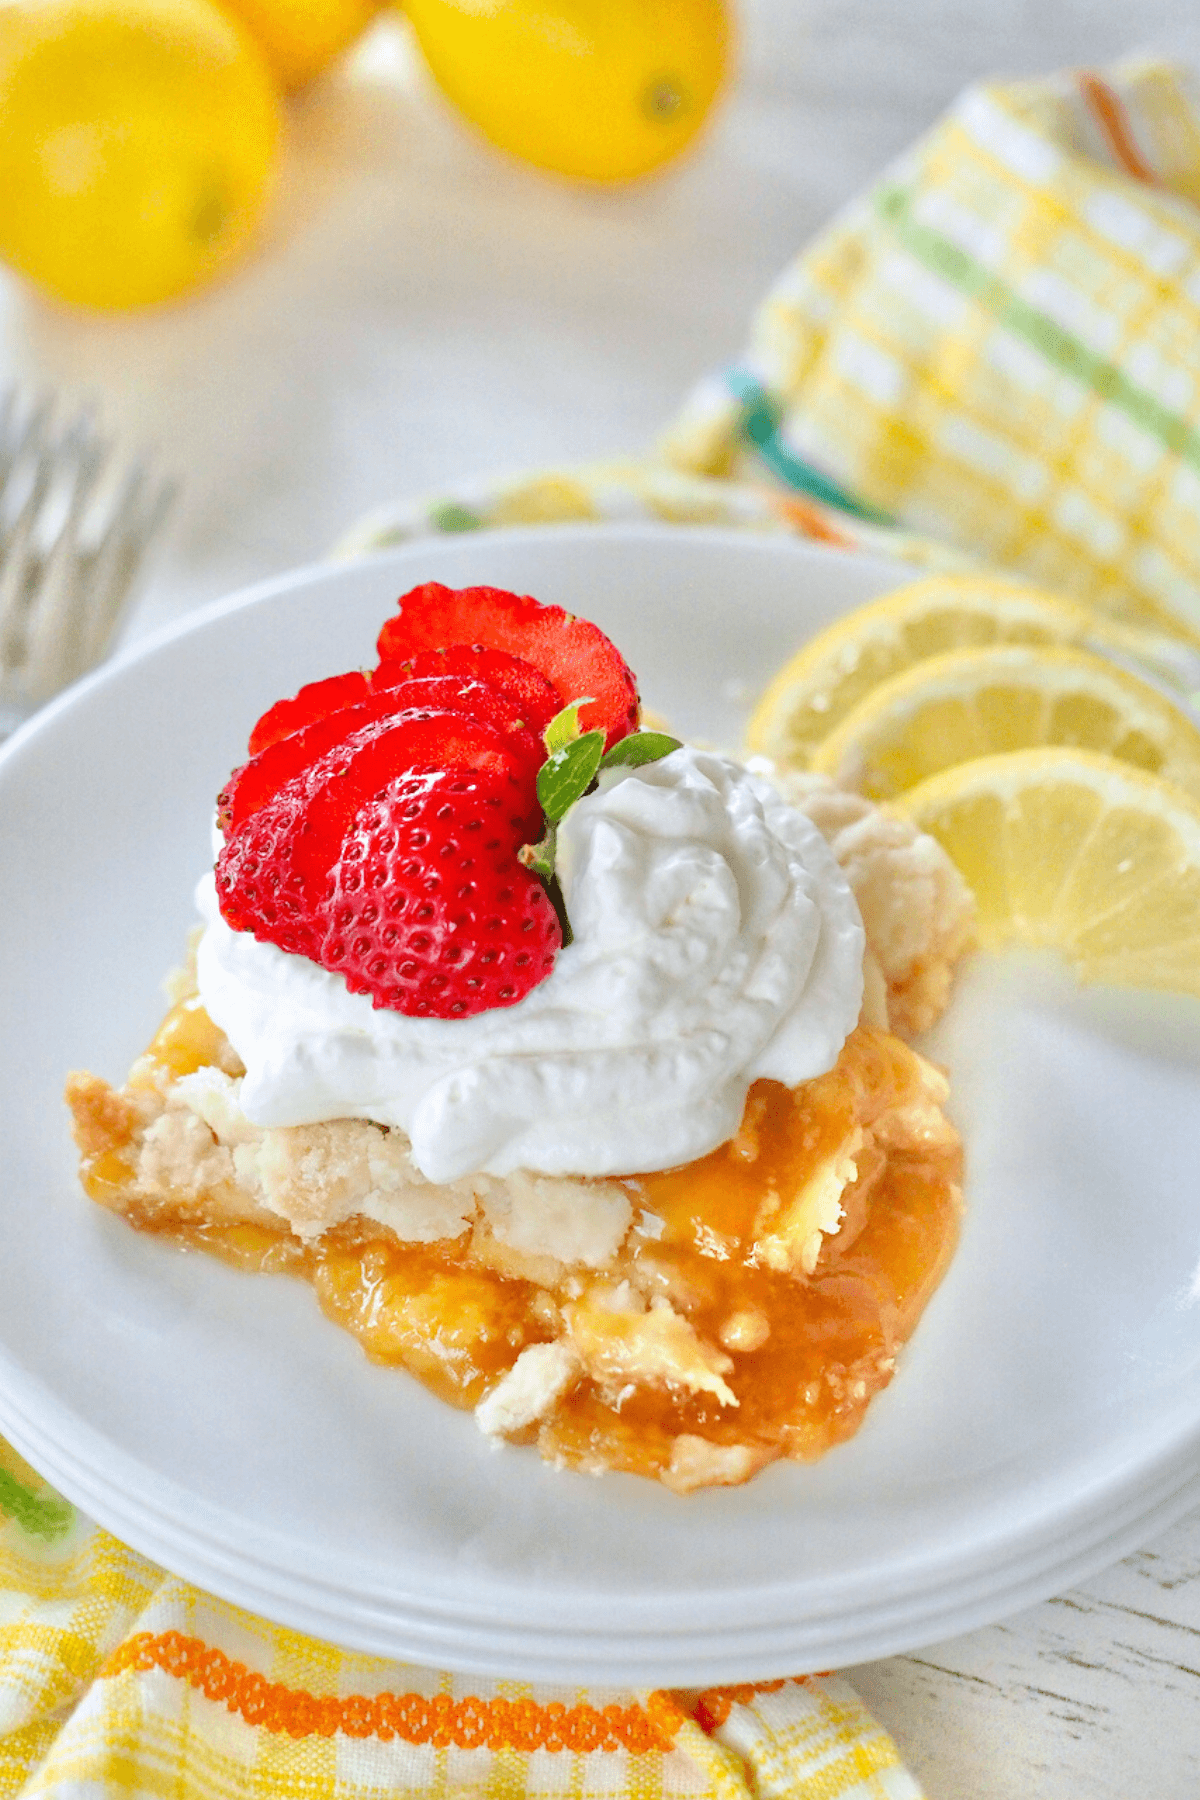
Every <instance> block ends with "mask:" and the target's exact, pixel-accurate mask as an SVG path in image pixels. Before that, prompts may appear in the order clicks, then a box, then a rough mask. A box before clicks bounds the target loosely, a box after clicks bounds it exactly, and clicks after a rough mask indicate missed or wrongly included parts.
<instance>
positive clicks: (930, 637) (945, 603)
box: [746, 575, 1200, 768]
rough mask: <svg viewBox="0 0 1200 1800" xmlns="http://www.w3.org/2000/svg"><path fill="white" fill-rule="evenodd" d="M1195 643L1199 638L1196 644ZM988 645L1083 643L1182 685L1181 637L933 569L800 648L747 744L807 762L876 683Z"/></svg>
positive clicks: (1184, 653) (1184, 649)
mask: <svg viewBox="0 0 1200 1800" xmlns="http://www.w3.org/2000/svg"><path fill="white" fill-rule="evenodd" d="M1195 642H1196V645H1197V646H1200V637H1198V638H1197V639H1196V640H1195ZM984 644H1083V645H1091V646H1094V647H1095V648H1096V649H1098V650H1100V651H1102V652H1108V651H1116V652H1119V653H1121V654H1123V655H1126V656H1134V657H1139V658H1141V659H1142V660H1144V661H1145V662H1147V663H1149V664H1151V665H1153V666H1154V667H1156V668H1157V669H1159V670H1160V671H1161V672H1163V673H1164V674H1166V675H1167V676H1168V677H1169V678H1170V677H1174V678H1177V679H1181V680H1183V681H1184V682H1186V680H1187V679H1188V677H1187V672H1186V671H1187V665H1188V661H1189V659H1191V660H1192V661H1194V652H1193V651H1192V650H1191V648H1190V646H1189V645H1188V644H1185V643H1180V642H1177V641H1176V640H1175V639H1173V638H1171V639H1169V638H1164V637H1160V636H1158V635H1157V634H1155V633H1152V632H1148V631H1143V630H1141V629H1140V628H1138V627H1136V626H1127V625H1124V624H1121V623H1119V622H1117V621H1116V620H1114V619H1110V618H1105V617H1101V616H1099V615H1097V614H1096V613H1094V612H1091V611H1090V610H1089V609H1088V608H1087V607H1084V606H1080V605H1079V604H1078V603H1077V602H1076V601H1073V600H1067V599H1065V598H1063V597H1062V596H1060V595H1058V594H1048V593H1044V592H1042V591H1041V590H1040V589H1038V588H1032V587H1028V586H1026V585H1025V584H1024V583H1022V582H1016V581H1008V580H1005V579H1004V578H1003V577H1002V576H991V575H935V576H931V577H929V578H928V579H927V580H925V581H914V582H912V583H910V584H909V585H908V586H906V587H902V588H898V589H896V590H895V591H894V592H893V593H890V594H885V595H884V597H883V598H882V599H881V600H876V601H873V602H872V603H871V604H870V605H868V606H863V607H859V608H858V610H857V611H855V612H853V613H850V614H849V615H848V616H847V617H846V618H844V619H839V620H838V622H837V623H836V624H835V625H831V626H830V627H829V628H828V630H826V631H822V632H819V633H818V635H817V636H816V637H815V638H812V639H810V641H809V642H808V643H807V644H805V645H804V646H803V648H802V649H800V650H799V651H797V653H796V655H795V656H794V657H792V659H791V661H790V662H788V663H786V664H785V665H784V667H783V668H782V669H781V670H780V671H779V673H778V675H776V677H775V679H774V681H773V682H772V683H771V685H770V687H769V688H768V689H767V691H766V693H765V694H764V695H763V697H762V699H761V701H760V702H759V704H758V707H757V709H756V710H755V713H754V716H753V718H752V719H751V721H750V724H749V727H748V729H747V733H746V741H747V743H748V745H749V747H750V749H751V750H754V751H757V752H758V753H759V754H760V755H763V756H770V757H773V758H774V760H775V761H776V762H777V763H779V764H780V765H781V766H782V767H793V768H804V767H806V766H807V764H808V760H809V757H810V756H811V754H812V752H813V749H814V747H815V746H816V745H817V744H818V743H819V742H820V741H821V740H822V739H823V738H826V737H828V735H829V733H830V732H831V731H832V730H833V728H834V726H836V725H837V724H839V723H840V721H841V720H842V719H844V718H845V716H846V714H847V713H848V712H850V710H851V709H852V708H853V707H855V706H857V705H858V704H859V702H860V701H862V700H863V699H865V697H866V696H867V695H868V694H869V693H870V692H871V691H872V690H873V689H874V688H876V687H878V686H879V684H880V683H881V682H884V681H889V680H891V679H893V678H894V677H895V676H897V675H900V674H902V673H903V672H904V671H905V670H906V669H910V668H912V666H913V665H914V664H915V663H918V662H921V661H923V660H924V659H925V658H926V657H931V656H940V655H943V654H944V653H945V652H947V651H951V650H965V649H968V648H971V647H978V646H980V645H984Z"/></svg>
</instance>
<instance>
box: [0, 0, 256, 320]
mask: <svg viewBox="0 0 1200 1800" xmlns="http://www.w3.org/2000/svg"><path fill="white" fill-rule="evenodd" d="M279 130H280V120H279V102H278V98H277V95H276V90H275V86H274V83H273V82H272V80H271V77H270V74H269V72H268V70H267V68H266V65H265V63H264V61H263V59H262V56H261V53H260V52H259V51H258V50H257V48H256V47H255V45H254V44H253V43H252V42H251V40H250V39H249V38H248V37H247V36H246V35H245V33H244V32H243V31H242V29H241V27H240V26H238V25H237V24H236V23H235V22H234V21H232V20H231V19H229V18H228V17H227V16H226V15H225V14H224V13H223V12H221V11H219V10H218V8H217V7H216V6H214V5H211V4H210V3H209V0H2V3H0V257H2V258H3V259H4V260H6V261H7V262H9V263H11V264H12V266H13V267H14V268H16V269H18V270H19V271H20V272H21V273H22V274H23V275H25V276H27V277H28V278H29V280H30V281H32V282H34V283H36V285H37V286H39V287H41V288H44V289H45V290H46V291H47V292H48V293H51V294H54V295H57V296H58V297H59V298H60V299H63V300H69V301H74V302H76V303H78V304H80V305H84V306H98V307H110V308H118V307H130V306H140V305H144V304H146V303H148V302H151V301H156V300H165V299H167V298H169V297H170V296H171V295H174V294H180V293H183V292H184V291H185V290H187V289H189V288H193V287H195V286H197V285H198V284H199V283H200V282H203V281H205V280H207V279H208V278H209V277H210V276H211V275H214V274H215V273H216V272H217V271H218V270H219V269H221V268H222V267H224V266H225V265H226V264H227V263H228V262H229V261H230V259H231V258H232V257H233V256H235V255H236V254H237V252H238V251H239V250H240V249H241V248H242V246H243V245H244V243H245V242H246V239H247V238H248V237H249V235H250V233H251V231H252V230H253V228H254V226H255V224H256V222H257V221H258V219H259V216H260V215H261V213H262V210H263V207H264V205H265V202H266V199H267V194H268V190H269V187H270V180H271V175H272V172H273V169H274V165H275V160H276V154H277V148H278V140H279Z"/></svg>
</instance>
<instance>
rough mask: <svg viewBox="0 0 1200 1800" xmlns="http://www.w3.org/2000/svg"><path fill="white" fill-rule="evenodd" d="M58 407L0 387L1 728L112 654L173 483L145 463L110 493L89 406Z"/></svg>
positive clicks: (107, 450)
mask: <svg viewBox="0 0 1200 1800" xmlns="http://www.w3.org/2000/svg"><path fill="white" fill-rule="evenodd" d="M53 413H54V403H53V399H52V398H51V397H49V396H43V397H40V398H39V399H38V400H37V401H35V403H34V404H33V405H32V406H31V408H30V409H29V410H28V411H26V412H24V413H22V412H21V409H20V405H19V396H18V395H17V394H16V391H15V390H14V389H8V390H6V391H3V392H0V715H3V716H2V717H0V737H2V736H3V735H4V733H5V731H6V730H7V729H11V727H12V725H13V723H15V722H16V721H17V720H18V719H19V718H20V717H22V716H25V715H26V714H27V713H28V712H30V711H32V710H34V709H35V708H36V706H38V705H40V704H41V703H42V702H43V701H45V700H47V699H49V698H50V697H51V695H52V694H54V693H55V692H56V691H57V690H58V689H59V688H60V687H62V686H64V685H65V684H66V683H67V682H68V681H70V680H73V679H74V678H75V677H76V676H77V675H80V674H82V673H83V672H84V671H85V670H86V669H88V668H90V667H91V666H92V664H93V663H95V662H98V661H99V660H100V658H101V656H102V655H103V654H104V653H105V652H106V650H107V649H108V647H109V643H110V640H111V638H112V636H113V633H114V631H115V629H116V625H117V621H118V619H119V617H120V614H121V610H122V607H123V605H124V603H125V601H126V599H127V598H128V595H129V593H130V590H131V588H132V586H133V582H134V579H135V577H136V575H137V572H138V569H139V567H140V566H141V564H142V562H143V560H144V557H145V552H146V550H147V547H148V546H149V543H150V541H151V539H152V538H153V537H155V536H156V535H157V533H158V531H159V530H160V529H161V527H162V524H163V521H164V519H165V517H166V515H167V512H168V511H169V509H170V506H171V504H172V502H173V501H174V498H175V495H176V492H177V486H176V484H175V483H174V482H172V481H157V482H155V483H151V481H150V479H149V477H148V474H147V471H146V468H145V466H144V465H143V464H142V463H140V462H135V463H134V464H133V465H132V466H130V467H128V468H127V470H126V471H125V473H124V475H123V477H122V479H121V481H120V483H119V485H118V486H117V488H116V490H115V492H112V491H108V484H107V483H106V482H105V481H104V476H105V473H106V470H107V467H108V466H109V464H110V460H111V453H112V445H111V443H110V442H106V441H105V439H104V438H103V437H102V436H101V434H100V432H99V431H98V429H97V426H96V421H95V419H94V417H93V416H92V414H91V412H90V411H88V410H84V411H81V412H79V413H77V414H76V415H75V416H74V417H73V418H72V419H71V420H70V421H69V422H68V423H67V425H66V426H65V427H64V428H63V429H61V430H59V431H57V432H56V431H54V430H53V429H52V425H53Z"/></svg>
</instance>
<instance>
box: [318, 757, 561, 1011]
mask: <svg viewBox="0 0 1200 1800" xmlns="http://www.w3.org/2000/svg"><path fill="white" fill-rule="evenodd" d="M518 804H519V793H518V789H517V786H516V784H515V783H514V782H513V779H512V777H510V776H506V775H503V774H497V773H495V772H493V771H490V770H488V771H485V770H476V771H474V772H471V771H467V770H462V769H443V770H441V771H439V772H438V773H437V774H435V775H428V776H411V775H410V776H401V777H400V778H399V779H398V780H396V781H394V782H392V783H391V784H390V785H389V786H388V787H387V788H385V789H384V791H383V792H382V793H380V794H376V795H375V796H374V798H372V799H370V800H368V801H367V802H366V803H365V804H364V805H363V806H362V807H361V808H360V809H359V812H358V814H357V816H356V817H355V819H354V822H353V824H352V826H351V827H350V829H349V831H348V832H347V834H346V837H345V840H344V842H343V845H342V852H341V857H340V859H339V863H338V866H337V869H336V870H335V873H334V880H333V891H332V896H331V899H330V902H329V908H328V913H329V919H330V925H329V931H328V933H327V936H326V938H325V941H324V943H323V945H322V947H321V961H322V962H323V963H324V965H325V967H326V968H329V969H337V970H340V971H341V973H342V974H343V975H344V976H345V978H346V986H347V987H348V988H349V989H350V991H351V993H356V994H370V995H371V996H372V999H373V1001H374V1004H375V1005H376V1006H386V1007H391V1008H393V1009H394V1010H395V1011H397V1012H402V1013H407V1014H410V1015H414V1016H416V1017H419V1018H420V1017H426V1018H438V1019H456V1018H463V1017H465V1016H467V1015H469V1014H471V1013H479V1012H485V1011H487V1010H488V1009H489V1008H491V1007H497V1006H513V1005H515V1004H516V1002H517V1001H518V1000H522V999H524V997H525V995H526V994H527V993H528V992H529V991H530V989H531V988H533V987H535V986H536V985H537V983H538V982H539V981H542V980H544V979H545V977H546V976H547V975H548V974H549V973H550V971H551V969H552V968H553V967H554V959H555V957H556V956H557V954H558V951H559V949H560V948H561V946H562V931H561V928H560V926H559V922H558V918H557V915H556V914H555V911H554V908H553V906H552V905H551V904H550V901H549V899H548V898H547V895H546V891H545V889H544V888H543V886H542V884H541V882H540V881H538V879H537V877H536V876H534V875H532V874H531V873H530V872H529V870H528V869H525V868H523V867H522V866H521V864H520V863H519V862H518V861H517V856H516V852H517V850H518V848H519V847H520V845H521V843H522V842H523V841H524V840H523V838H522V836H521V825H520V822H519V819H518V818H517V816H516V815H517V807H518Z"/></svg>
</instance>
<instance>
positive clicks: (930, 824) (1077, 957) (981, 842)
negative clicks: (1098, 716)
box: [897, 747, 1200, 996]
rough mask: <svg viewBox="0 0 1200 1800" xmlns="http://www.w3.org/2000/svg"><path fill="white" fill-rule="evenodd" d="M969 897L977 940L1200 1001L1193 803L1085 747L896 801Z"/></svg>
mask: <svg viewBox="0 0 1200 1800" xmlns="http://www.w3.org/2000/svg"><path fill="white" fill-rule="evenodd" d="M897 805H898V807H899V809H900V810H901V811H902V812H904V813H905V814H907V816H908V817H909V818H910V819H912V821H913V822H914V824H916V825H917V826H919V827H920V829H921V830H922V831H927V832H929V833H930V834H931V836H933V837H935V838H936V839H937V840H938V842H939V843H940V844H941V845H942V846H943V848H944V849H945V850H946V851H947V853H948V854H949V855H950V856H951V857H952V858H953V860H954V861H955V862H956V863H957V865H958V867H959V869H960V870H961V872H962V874H963V876H964V877H965V879H966V881H967V882H968V884H969V885H970V886H971V888H972V889H973V890H974V893H975V899H976V903H977V906H978V919H977V926H976V931H977V937H978V941H979V943H980V944H981V945H982V946H983V948H985V949H998V948H999V947H1000V946H1002V945H1006V944H1024V945H1029V946H1036V947H1051V948H1054V949H1057V950H1060V951H1061V952H1062V953H1063V954H1064V955H1065V956H1066V957H1067V959H1068V960H1069V961H1070V962H1071V963H1072V964H1073V965H1074V967H1075V969H1076V972H1077V973H1078V974H1079V975H1080V977H1081V978H1082V979H1083V980H1085V981H1105V982H1113V983H1120V984H1123V985H1125V986H1127V987H1151V988H1174V989H1177V990H1179V991H1182V992H1184V993H1189V994H1196V995H1198V996H1200V804H1197V802H1196V801H1195V800H1193V799H1192V798H1191V797H1190V795H1188V794H1185V793H1183V792H1182V791H1181V790H1180V789H1179V788H1177V787H1175V786H1173V784H1172V783H1171V782H1169V781H1162V780H1160V779H1159V778H1158V777H1157V776H1154V775H1146V774H1144V773H1142V772H1141V771H1140V770H1138V769H1133V768H1130V767H1129V765H1128V764H1126V763H1119V762H1116V761H1114V760H1113V759H1112V758H1111V757H1107V756H1097V755H1094V754H1092V753H1091V752H1088V751H1086V750H1067V749H1061V748H1057V747H1055V748H1049V749H1041V750H1015V751H1012V752H1011V753H1010V754H1008V755H1006V756H985V757H980V758H979V759H978V760H977V761H975V762H967V763H960V764H959V765H958V766H957V767H956V768H953V769H945V770H943V771H942V773H941V774H940V775H934V776H933V777H932V778H931V779H930V780H929V781H923V782H922V783H921V784H920V786H919V787H915V788H912V789H911V790H910V791H909V792H908V793H907V794H905V795H904V796H903V798H902V799H901V800H900V801H899V802H897Z"/></svg>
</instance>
